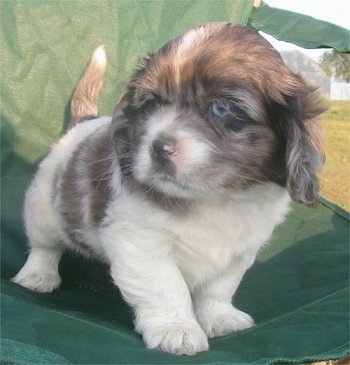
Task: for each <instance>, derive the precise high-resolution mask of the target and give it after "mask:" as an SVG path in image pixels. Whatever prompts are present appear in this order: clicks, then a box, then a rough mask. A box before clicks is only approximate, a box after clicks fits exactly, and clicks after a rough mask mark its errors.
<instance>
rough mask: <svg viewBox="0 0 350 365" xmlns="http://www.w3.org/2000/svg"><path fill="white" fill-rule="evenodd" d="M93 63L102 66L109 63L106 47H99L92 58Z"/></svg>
mask: <svg viewBox="0 0 350 365" xmlns="http://www.w3.org/2000/svg"><path fill="white" fill-rule="evenodd" d="M91 60H92V62H96V63H97V64H99V65H100V66H105V65H106V63H107V57H106V51H105V46H104V45H102V46H99V47H97V48H96V49H95V51H94V53H93V54H92V57H91Z"/></svg>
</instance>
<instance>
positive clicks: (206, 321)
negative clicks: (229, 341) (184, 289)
mask: <svg viewBox="0 0 350 365" xmlns="http://www.w3.org/2000/svg"><path fill="white" fill-rule="evenodd" d="M196 313H197V317H198V321H199V323H200V324H201V326H202V328H203V329H204V331H205V333H206V334H207V335H208V337H209V338H213V337H219V336H225V335H228V334H230V333H233V332H238V331H242V330H245V329H247V328H250V327H252V326H253V325H254V320H253V318H252V317H251V316H250V315H248V314H247V313H244V312H242V311H240V310H238V309H236V308H235V307H234V306H232V305H231V304H229V303H222V302H211V303H208V304H207V305H206V306H203V307H202V308H201V309H200V310H199V311H198V312H196Z"/></svg>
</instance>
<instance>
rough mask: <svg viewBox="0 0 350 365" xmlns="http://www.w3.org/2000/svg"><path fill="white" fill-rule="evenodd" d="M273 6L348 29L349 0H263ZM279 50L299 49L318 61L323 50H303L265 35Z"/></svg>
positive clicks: (349, 18) (349, 17)
mask: <svg viewBox="0 0 350 365" xmlns="http://www.w3.org/2000/svg"><path fill="white" fill-rule="evenodd" d="M264 1H265V2H266V3H267V4H268V5H270V6H271V7H275V8H281V9H286V10H290V11H295V12H297V13H302V14H306V15H309V16H312V17H314V18H317V19H321V20H325V21H327V22H330V23H334V24H337V25H340V26H342V27H344V28H347V29H350V0H264ZM266 38H267V39H268V40H269V41H270V42H271V43H272V44H273V46H274V47H276V48H277V49H278V50H279V51H286V50H294V49H299V50H300V51H301V52H303V53H305V54H307V55H308V56H309V57H310V58H312V59H313V60H315V61H317V62H318V61H319V58H320V56H321V55H322V53H323V52H324V50H319V49H318V50H305V49H302V48H299V47H297V46H295V45H291V44H290V43H286V42H280V41H277V40H275V39H274V38H273V37H271V36H268V35H266Z"/></svg>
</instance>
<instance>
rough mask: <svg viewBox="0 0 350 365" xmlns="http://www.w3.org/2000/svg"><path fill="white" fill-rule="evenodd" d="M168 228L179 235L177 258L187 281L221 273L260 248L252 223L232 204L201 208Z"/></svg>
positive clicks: (177, 237) (176, 247)
mask: <svg viewBox="0 0 350 365" xmlns="http://www.w3.org/2000/svg"><path fill="white" fill-rule="evenodd" d="M169 229H170V230H173V232H174V233H175V235H176V240H175V242H174V252H175V257H176V260H177V263H178V265H179V266H180V267H181V269H182V271H183V272H184V274H185V277H187V279H188V281H197V279H196V278H197V277H198V278H201V279H202V278H203V277H205V273H207V274H208V275H209V274H211V273H215V272H219V271H221V270H223V269H224V268H225V267H227V266H228V265H230V264H231V262H232V261H233V259H234V258H237V257H239V256H241V255H243V254H245V252H246V251H247V250H249V251H252V250H253V251H255V250H257V249H258V246H260V240H259V239H258V236H259V235H258V234H257V232H256V230H255V229H254V227H253V225H252V224H251V222H250V220H249V219H246V218H245V217H244V214H239V212H238V211H237V209H236V208H235V207H233V206H232V205H230V204H224V205H222V206H215V207H200V209H198V210H196V211H194V212H193V213H192V214H191V215H190V216H189V217H187V218H186V219H183V220H181V221H180V222H176V221H175V222H174V224H173V226H172V227H169Z"/></svg>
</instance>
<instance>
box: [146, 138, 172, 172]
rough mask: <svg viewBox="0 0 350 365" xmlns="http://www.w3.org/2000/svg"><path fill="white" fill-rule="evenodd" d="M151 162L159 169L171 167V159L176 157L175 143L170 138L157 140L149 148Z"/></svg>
mask: <svg viewBox="0 0 350 365" xmlns="http://www.w3.org/2000/svg"><path fill="white" fill-rule="evenodd" d="M150 155H151V158H152V161H153V162H154V163H155V164H156V165H158V166H159V167H166V166H167V165H172V164H173V162H172V158H173V157H175V156H176V155H177V146H176V141H175V140H174V139H171V138H157V139H155V140H153V142H152V146H151V147H150Z"/></svg>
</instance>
